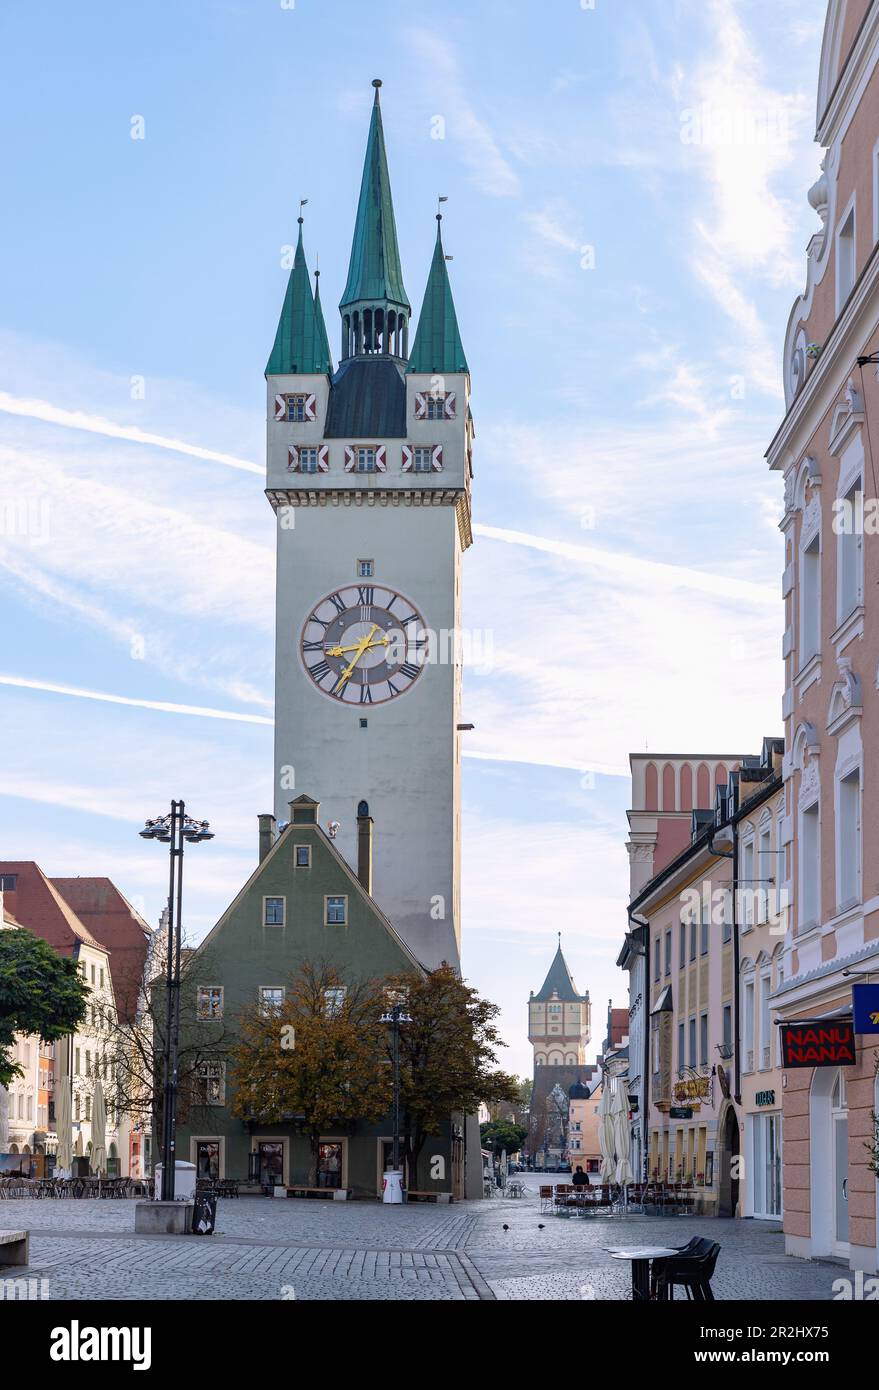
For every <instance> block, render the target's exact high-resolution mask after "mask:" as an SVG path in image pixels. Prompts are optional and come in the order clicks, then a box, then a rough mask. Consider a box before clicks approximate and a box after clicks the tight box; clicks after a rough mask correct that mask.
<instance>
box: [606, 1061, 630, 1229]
mask: <svg viewBox="0 0 879 1390" xmlns="http://www.w3.org/2000/svg"><path fill="white" fill-rule="evenodd" d="M611 1114H612V1115H613V1122H614V1130H613V1132H614V1147H615V1149H616V1156H617V1168H616V1180H617V1182H618V1183H619V1185H620V1187H622V1188H623V1189H624V1190H625V1189H626V1188H627V1187H628V1185H629V1183H630V1182H634V1181H635V1175H634V1173H633V1172H632V1165H631V1163H630V1161H629V1157H630V1154H631V1152H632V1133H631V1129H630V1127H629V1102H628V1097H627V1095H626V1088H625V1085H624V1083H623V1081H622V1079H621V1078H619V1077H618V1078H617V1080H616V1082H615V1083H614V1093H613V1100H612V1101H611ZM626 1200H627V1201H628V1193H626Z"/></svg>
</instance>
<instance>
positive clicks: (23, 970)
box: [0, 927, 91, 1086]
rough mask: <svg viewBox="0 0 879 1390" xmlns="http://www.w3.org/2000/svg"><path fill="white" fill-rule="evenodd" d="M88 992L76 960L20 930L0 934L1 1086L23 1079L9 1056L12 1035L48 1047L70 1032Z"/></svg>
mask: <svg viewBox="0 0 879 1390" xmlns="http://www.w3.org/2000/svg"><path fill="white" fill-rule="evenodd" d="M90 993H91V991H90V990H89V987H88V985H87V984H86V982H85V980H84V979H83V978H82V974H81V972H80V970H79V968H78V966H77V963H76V961H75V960H72V959H68V958H67V957H65V956H59V955H58V953H57V951H54V950H53V949H52V947H51V946H50V945H49V943H48V942H47V941H43V939H42V937H39V936H34V934H33V932H30V931H27V930H25V929H24V928H23V927H8V928H3V929H2V930H0V1086H8V1085H9V1083H10V1081H11V1080H12V1079H13V1077H15V1076H22V1075H23V1072H22V1070H21V1067H20V1066H19V1065H18V1064H17V1063H16V1062H13V1060H12V1057H11V1053H10V1049H11V1048H12V1047H13V1046H14V1044H15V1035H16V1033H23V1034H38V1035H39V1037H41V1038H42V1039H43V1042H47V1043H49V1042H56V1041H57V1040H58V1038H64V1037H66V1036H67V1034H68V1033H74V1032H75V1031H76V1029H77V1027H78V1026H79V1024H80V1023H82V1021H83V1019H84V1018H85V1014H86V1003H87V1000H88V997H89V994H90Z"/></svg>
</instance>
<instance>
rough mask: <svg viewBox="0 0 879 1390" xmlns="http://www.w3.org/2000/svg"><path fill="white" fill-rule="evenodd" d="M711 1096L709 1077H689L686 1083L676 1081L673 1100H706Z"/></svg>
mask: <svg viewBox="0 0 879 1390" xmlns="http://www.w3.org/2000/svg"><path fill="white" fill-rule="evenodd" d="M710 1094H711V1077H710V1076H691V1077H688V1078H687V1080H686V1081H676V1082H675V1088H674V1098H675V1100H676V1101H681V1102H683V1101H688V1100H708V1098H709V1096H710Z"/></svg>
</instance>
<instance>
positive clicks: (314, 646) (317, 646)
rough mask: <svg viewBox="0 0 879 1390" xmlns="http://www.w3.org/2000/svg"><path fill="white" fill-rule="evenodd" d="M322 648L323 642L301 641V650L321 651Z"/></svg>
mask: <svg viewBox="0 0 879 1390" xmlns="http://www.w3.org/2000/svg"><path fill="white" fill-rule="evenodd" d="M323 649H324V644H323V642H303V643H302V650H303V651H304V652H322V651H323Z"/></svg>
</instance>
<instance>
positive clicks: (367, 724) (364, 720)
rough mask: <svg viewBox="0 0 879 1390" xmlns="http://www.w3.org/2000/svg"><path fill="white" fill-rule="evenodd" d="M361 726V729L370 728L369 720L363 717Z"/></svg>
mask: <svg viewBox="0 0 879 1390" xmlns="http://www.w3.org/2000/svg"><path fill="white" fill-rule="evenodd" d="M360 727H361V729H366V728H368V727H369V721H368V720H366V719H361V721H360Z"/></svg>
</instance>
